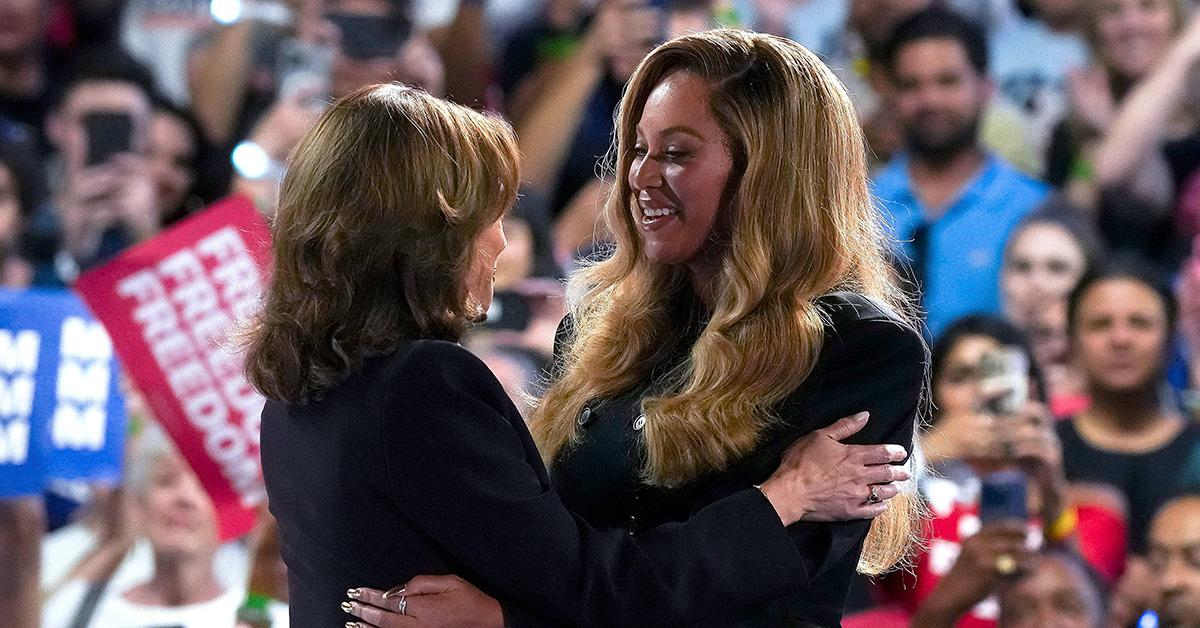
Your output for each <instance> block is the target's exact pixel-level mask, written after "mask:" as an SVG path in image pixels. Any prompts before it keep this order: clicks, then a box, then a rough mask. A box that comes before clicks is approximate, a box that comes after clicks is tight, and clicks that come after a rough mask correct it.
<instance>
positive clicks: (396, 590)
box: [383, 587, 404, 600]
mask: <svg viewBox="0 0 1200 628" xmlns="http://www.w3.org/2000/svg"><path fill="white" fill-rule="evenodd" d="M397 595H404V587H393V588H391V589H388V591H387V593H384V594H383V599H385V600H386V599H388V598H392V597H396V596H397Z"/></svg>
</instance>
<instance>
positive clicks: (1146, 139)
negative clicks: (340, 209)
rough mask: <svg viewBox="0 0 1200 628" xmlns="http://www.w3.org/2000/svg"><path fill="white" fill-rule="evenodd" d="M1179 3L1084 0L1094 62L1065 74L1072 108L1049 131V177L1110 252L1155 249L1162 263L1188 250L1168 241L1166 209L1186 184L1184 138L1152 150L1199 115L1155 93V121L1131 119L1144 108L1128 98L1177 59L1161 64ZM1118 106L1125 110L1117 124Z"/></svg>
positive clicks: (1178, 20) (1179, 20) (1179, 19)
mask: <svg viewBox="0 0 1200 628" xmlns="http://www.w3.org/2000/svg"><path fill="white" fill-rule="evenodd" d="M1182 6H1183V3H1180V2H1176V1H1174V0H1084V7H1085V11H1084V12H1083V16H1084V24H1083V26H1084V31H1085V32H1086V34H1087V37H1088V40H1089V42H1090V44H1091V46H1092V49H1093V51H1094V55H1095V56H1094V63H1093V64H1092V65H1091V66H1089V67H1087V68H1084V69H1081V70H1078V71H1076V72H1073V73H1072V75H1071V77H1070V81H1069V86H1070V97H1071V110H1070V114H1069V116H1068V117H1066V118H1065V119H1064V120H1063V121H1062V122H1060V123H1059V125H1058V126H1057V128H1056V129H1055V131H1054V136H1053V139H1052V141H1051V145H1050V148H1049V153H1048V155H1047V168H1046V177H1047V180H1048V181H1050V182H1051V183H1052V184H1054V185H1055V186H1058V187H1062V188H1063V189H1064V190H1065V192H1066V194H1067V197H1068V198H1069V199H1070V200H1071V201H1072V202H1073V203H1075V204H1077V205H1079V206H1080V207H1082V208H1084V209H1087V210H1089V211H1090V212H1092V213H1094V214H1095V215H1096V216H1097V219H1098V221H1099V223H1098V224H1099V226H1100V228H1101V230H1102V232H1103V233H1104V235H1105V237H1106V238H1107V239H1108V241H1109V243H1110V244H1111V245H1112V246H1113V247H1114V248H1118V249H1129V250H1134V251H1137V252H1139V253H1141V254H1143V255H1151V256H1153V257H1154V258H1156V259H1157V260H1158V261H1160V262H1161V263H1163V264H1165V265H1167V266H1168V267H1171V266H1173V264H1175V263H1176V262H1178V260H1179V258H1180V257H1181V256H1182V254H1184V253H1185V251H1182V252H1181V247H1180V244H1179V241H1178V240H1177V239H1175V238H1174V237H1173V234H1172V225H1171V220H1170V211H1171V209H1172V206H1173V204H1174V199H1175V197H1176V195H1177V194H1176V191H1175V190H1176V188H1177V187H1178V188H1180V189H1182V186H1183V185H1184V181H1183V180H1182V178H1181V177H1182V175H1179V174H1173V173H1172V170H1173V169H1178V170H1186V169H1187V166H1186V164H1185V163H1184V162H1185V161H1186V152H1187V150H1186V146H1185V145H1183V144H1167V146H1168V147H1170V148H1169V149H1168V148H1166V147H1162V150H1159V149H1157V148H1156V147H1159V145H1160V142H1161V141H1162V138H1164V137H1171V138H1178V137H1181V136H1182V135H1186V133H1187V132H1188V130H1189V129H1193V128H1194V122H1195V120H1194V116H1192V115H1191V114H1189V113H1187V107H1184V106H1183V105H1181V104H1180V103H1179V102H1175V103H1172V102H1169V101H1168V100H1163V98H1166V97H1167V96H1165V95H1163V94H1154V95H1152V96H1151V97H1152V98H1154V99H1156V102H1155V104H1154V107H1155V108H1156V111H1155V112H1154V113H1153V114H1152V115H1154V116H1158V117H1157V118H1154V119H1150V118H1146V117H1139V118H1138V119H1137V120H1129V116H1130V115H1135V116H1138V115H1144V114H1145V113H1149V112H1144V113H1143V114H1136V113H1135V112H1136V111H1138V110H1139V108H1142V107H1141V106H1135V105H1136V101H1132V102H1131V101H1128V98H1127V97H1128V96H1130V95H1132V93H1133V92H1134V89H1135V88H1136V87H1137V86H1138V85H1140V84H1141V83H1142V82H1143V80H1145V79H1146V78H1147V77H1149V76H1150V75H1151V74H1152V73H1153V72H1154V71H1155V68H1158V67H1160V66H1161V67H1165V68H1168V69H1169V68H1170V66H1172V65H1175V66H1178V65H1179V62H1178V61H1176V62H1174V63H1173V64H1172V63H1167V60H1168V58H1169V56H1168V50H1170V46H1171V38H1172V36H1173V35H1174V34H1175V33H1178V32H1179V31H1180V28H1181V26H1182V24H1183V20H1184V14H1183V9H1182ZM1181 42H1182V40H1181ZM1173 56H1174V57H1176V58H1177V57H1179V54H1178V53H1175V54H1173ZM1164 64H1165V65H1164ZM1170 71H1172V72H1175V73H1178V70H1170ZM1169 80H1174V79H1169ZM1179 80H1180V81H1183V80H1184V79H1179ZM1160 82H1161V79H1160ZM1143 100H1144V99H1143ZM1131 106H1133V107H1134V108H1133V109H1130V107H1131ZM1118 111H1128V112H1129V113H1126V114H1125V115H1124V116H1122V117H1124V118H1125V119H1126V120H1127V122H1126V123H1124V124H1122V125H1121V126H1116V121H1117V118H1118ZM1131 123H1132V124H1136V125H1137V126H1136V127H1133V128H1131V127H1130V124H1131ZM1122 129H1124V130H1122ZM1164 129H1166V130H1165V131H1164ZM1114 134H1115V135H1114ZM1105 147H1107V148H1105ZM1163 151H1165V152H1166V154H1165V155H1164V152H1163ZM1181 153H1182V154H1181Z"/></svg>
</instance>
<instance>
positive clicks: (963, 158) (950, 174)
mask: <svg viewBox="0 0 1200 628" xmlns="http://www.w3.org/2000/svg"><path fill="white" fill-rule="evenodd" d="M983 161H984V153H983V151H982V150H980V148H979V147H978V146H972V147H970V148H967V149H965V150H961V151H959V152H957V153H954V154H953V155H949V156H946V157H943V158H934V157H930V156H924V155H919V154H917V153H912V158H911V160H910V161H909V164H908V169H909V172H910V173H911V174H912V176H913V178H915V179H917V180H919V181H920V180H928V181H962V182H965V181H966V180H967V179H969V178H971V175H973V174H975V171H976V170H979V167H980V166H982V165H983Z"/></svg>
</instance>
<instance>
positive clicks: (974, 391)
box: [881, 315, 1075, 628]
mask: <svg viewBox="0 0 1200 628" xmlns="http://www.w3.org/2000/svg"><path fill="white" fill-rule="evenodd" d="M932 363H933V379H932V383H933V388H932V393H933V403H934V407H935V408H936V410H935V412H934V414H933V416H932V421H931V425H930V426H929V428H928V429H926V430H924V431H923V433H922V436H921V449H922V452H923V453H924V454H925V456H926V459H927V463H928V464H929V465H930V466H931V467H932V473H930V474H928V475H927V476H926V477H924V478H923V479H922V481H921V494H922V496H923V497H924V498H925V501H926V504H927V506H928V508H929V511H930V515H931V520H930V522H929V524H928V526H927V527H926V529H925V532H924V538H923V540H922V544H921V545H922V548H923V551H922V552H920V553H919V554H918V555H917V556H916V558H915V561H914V563H915V565H914V567H915V568H914V570H913V575H912V576H911V577H908V576H901V575H897V576H890V577H888V578H886V579H885V580H884V581H883V582H882V587H881V589H882V593H884V594H885V597H886V598H887V599H888V600H890V601H892V602H895V603H896V605H897V607H898V612H901V613H903V614H905V615H906V616H907V617H908V618H909V619H910V620H911V621H913V625H918V626H924V625H930V626H936V625H940V623H939V622H941V621H942V619H944V618H946V617H950V618H952V619H953V620H954V621H958V620H960V619H961V621H962V623H961V624H959V625H960V626H964V627H970V628H984V627H989V626H993V625H994V622H995V616H994V614H992V613H990V612H989V611H988V609H987V607H983V608H976V605H977V604H978V603H979V602H980V601H981V600H983V599H984V598H986V597H988V595H989V594H990V593H991V592H993V591H994V590H995V589H996V588H997V587H998V586H999V585H1001V584H1003V583H1006V582H1011V580H1012V579H1013V578H1014V577H1015V576H1017V575H1018V574H1020V573H1022V572H1023V571H1024V570H1025V569H1027V567H1028V566H1029V564H1030V560H1031V557H1032V556H1033V552H1032V551H1031V550H1032V548H1031V547H1029V545H1028V542H1027V539H1029V538H1030V532H1031V527H1033V526H1036V525H1037V523H1036V522H1040V523H1041V525H1042V534H1041V536H1042V537H1043V538H1044V539H1046V541H1045V543H1046V544H1047V545H1050V546H1069V545H1070V544H1071V541H1072V539H1073V533H1074V531H1075V530H1074V527H1073V521H1074V519H1073V515H1072V514H1065V515H1064V513H1069V512H1071V511H1070V510H1069V509H1068V508H1067V507H1066V505H1065V502H1066V494H1065V480H1064V479H1063V472H1062V463H1061V459H1062V454H1061V449H1060V446H1059V443H1058V440H1057V438H1056V437H1055V433H1054V428H1053V419H1052V418H1051V417H1050V415H1049V412H1048V411H1047V409H1046V407H1045V406H1044V405H1043V401H1044V392H1043V391H1044V390H1045V389H1044V386H1043V383H1042V381H1043V380H1042V378H1041V372H1040V371H1039V370H1038V368H1037V365H1036V363H1035V362H1034V361H1033V359H1032V353H1031V351H1030V349H1029V346H1028V343H1027V341H1026V339H1025V337H1024V336H1023V335H1022V333H1021V332H1020V331H1019V330H1018V329H1017V328H1016V327H1014V326H1013V325H1012V324H1011V323H1009V322H1007V321H1005V320H1004V319H1002V318H1000V317H996V316H990V315H974V316H968V317H964V318H961V319H959V320H957V321H954V322H953V323H951V324H950V326H949V327H947V329H946V331H945V332H944V333H943V335H942V336H941V337H940V338H939V339H938V341H937V342H936V343H935V344H934V347H933V358H932ZM976 537H979V538H978V539H977V538H976ZM958 561H966V563H965V564H963V565H961V566H960V565H958V564H957V562H958ZM954 574H957V576H956V575H954ZM964 574H974V575H970V576H969V577H968V575H964ZM951 625H953V622H952V624H951Z"/></svg>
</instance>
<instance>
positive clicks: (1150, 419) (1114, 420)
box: [1085, 386, 1172, 433]
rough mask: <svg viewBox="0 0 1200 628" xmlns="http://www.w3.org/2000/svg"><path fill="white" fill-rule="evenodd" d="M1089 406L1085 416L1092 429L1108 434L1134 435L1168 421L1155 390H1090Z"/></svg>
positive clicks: (1165, 409) (1169, 414) (1167, 413)
mask: <svg viewBox="0 0 1200 628" xmlns="http://www.w3.org/2000/svg"><path fill="white" fill-rule="evenodd" d="M1090 393H1091V397H1092V405H1091V407H1090V408H1088V410H1087V412H1086V413H1085V415H1086V417H1087V418H1088V419H1089V420H1090V421H1091V423H1093V424H1094V425H1096V426H1097V427H1101V428H1103V429H1104V430H1105V431H1108V432H1110V433H1136V432H1140V431H1143V430H1145V429H1146V428H1148V427H1151V426H1153V425H1154V424H1155V423H1158V422H1159V421H1162V420H1167V419H1169V418H1170V417H1171V414H1172V413H1171V412H1170V411H1169V410H1167V408H1166V407H1164V405H1163V403H1162V400H1161V399H1160V398H1159V394H1158V389H1157V388H1149V389H1145V390H1137V391H1131V392H1114V391H1111V390H1097V389H1096V388H1095V387H1094V386H1093V387H1091V390H1090Z"/></svg>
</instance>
